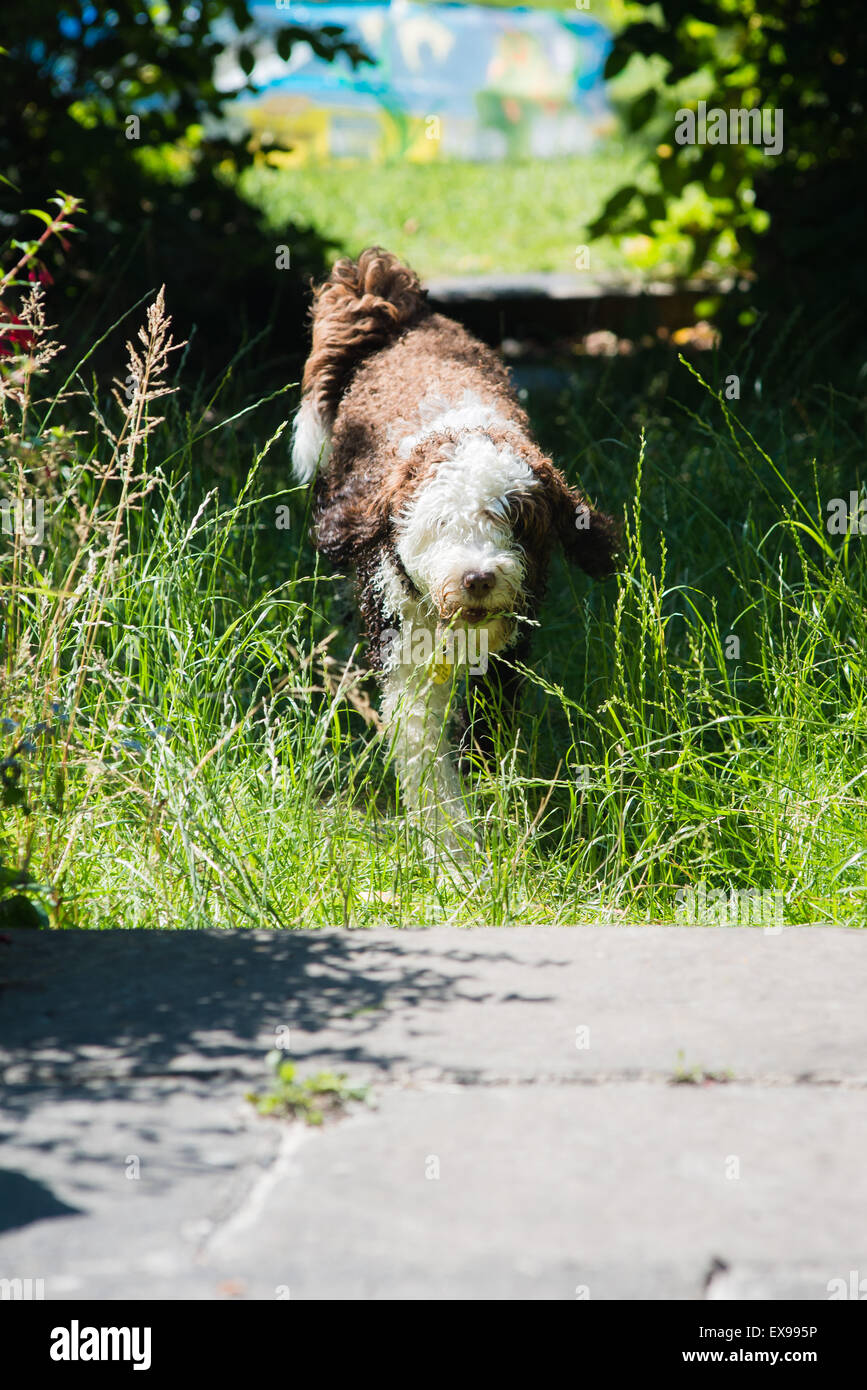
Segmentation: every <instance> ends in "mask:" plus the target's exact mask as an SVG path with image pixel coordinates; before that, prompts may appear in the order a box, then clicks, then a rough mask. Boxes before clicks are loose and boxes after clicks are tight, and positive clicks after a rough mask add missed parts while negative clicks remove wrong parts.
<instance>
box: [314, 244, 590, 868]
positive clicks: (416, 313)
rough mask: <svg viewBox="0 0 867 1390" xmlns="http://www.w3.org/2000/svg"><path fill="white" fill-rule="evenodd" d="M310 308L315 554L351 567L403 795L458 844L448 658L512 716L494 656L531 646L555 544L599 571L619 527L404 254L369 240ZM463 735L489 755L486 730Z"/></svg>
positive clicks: (459, 812)
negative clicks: (575, 479) (434, 300)
mask: <svg viewBox="0 0 867 1390" xmlns="http://www.w3.org/2000/svg"><path fill="white" fill-rule="evenodd" d="M312 315H313V346H312V350H311V353H310V357H309V358H308V361H307V365H306V367H305V371H304V380H303V388H302V389H303V394H302V400H301V407H300V410H299V412H298V415H297V416H296V419H295V423H294V431H293V446H292V462H293V469H294V473H295V477H296V479H297V480H298V482H299V483H306V484H314V504H313V505H314V531H313V535H314V540H315V544H316V546H317V549H318V550H320V551H321V552H322V553H323V554H324V555H326V556H327V557H328V559H329V560H331V561H332V562H333V563H334V564H335V565H337V566H349V567H351V568H352V569H353V570H354V572H355V576H356V583H357V590H358V598H359V605H360V608H361V612H362V616H363V618H364V622H365V626H366V629H367V637H368V641H369V660H370V664H371V667H372V669H374V670H375V671H377V673H378V674H379V678H380V680H381V683H382V686H383V692H384V694H383V706H382V713H383V720H384V723H385V725H386V728H387V729H388V731H389V734H390V737H391V742H392V748H393V751H394V757H395V763H396V769H397V773H398V776H399V779H400V784H401V792H402V795H403V798H404V802H405V804H406V805H407V807H408V809H409V811H410V813H411V814H412V815H413V816H414V817H415V818H416V820H418V821H420V822H421V823H422V824H423V825H424V826H425V827H426V828H427V829H428V830H430V831H431V832H432V833H433V834H434V836H435V837H436V842H438V843H439V844H440V845H443V846H444V847H447V848H448V849H449V850H450V851H454V850H455V849H457V848H458V847H459V846H460V845H461V843H462V842H471V841H472V830H471V827H470V826H469V824H468V821H467V817H466V814H465V811H464V807H463V801H462V797H461V785H460V780H459V777H458V771H457V766H456V762H455V758H454V753H453V750H452V748H451V746H450V741H449V738H448V731H449V727H450V725H451V723H452V716H453V714H459V713H460V712H459V711H458V710H456V709H455V708H454V684H455V683H454V681H453V680H450V679H444V673H448V670H449V665H448V663H449V662H457V663H459V664H460V663H463V665H464V666H467V667H469V675H470V676H471V678H472V681H473V682H478V681H480V680H481V681H484V682H485V683H486V685H487V686H488V688H489V692H490V693H492V694H495V695H496V697H497V698H498V699H499V702H500V705H501V707H502V706H503V705H505V709H504V711H503V712H504V715H506V716H507V715H508V712H509V707H510V706H514V702H515V700H516V698H517V680H516V679H515V676H514V672H513V671H512V670H511V669H502V670H500V671H499V672H498V671H497V670H496V665H497V664H496V663H493V664H492V665H488V662H487V657H488V656H489V655H491V656H495V655H496V654H497V653H498V652H505V651H506V650H507V649H512V650H513V653H514V655H515V656H518V657H521V658H524V657H525V656H526V650H527V645H528V637H529V634H528V631H527V626H526V624H527V620H530V621H532V620H533V619H534V618H535V613H536V610H537V607H538V604H539V602H540V600H541V598H542V595H543V592H544V588H545V581H546V573H547V568H548V560H549V557H550V555H551V552H552V551H553V549H554V547H555V545H556V543H557V542H559V543H560V544H561V545H562V547H563V549H564V551H565V553H566V555H567V556H568V557H569V559H571V560H574V561H575V562H576V563H577V564H578V565H580V566H581V568H582V569H584V570H586V571H587V573H588V574H590V575H594V576H599V577H601V576H604V575H606V574H608V573H610V572H611V570H612V568H613V563H614V557H615V551H616V539H615V527H614V524H613V522H612V520H611V518H610V517H608V516H605V515H604V514H602V513H600V512H597V511H594V510H593V509H592V508H591V507H589V506H588V504H587V502H586V501H585V499H584V498H583V497H582V496H581V494H580V493H579V492H577V491H576V490H575V489H573V488H570V487H569V486H568V484H567V483H566V480H565V479H564V477H563V476H562V474H561V473H559V472H558V471H557V469H556V468H555V467H554V465H553V464H552V463H551V461H550V459H547V458H545V456H544V455H543V454H542V452H541V451H540V449H539V447H538V445H537V444H536V443H535V442H534V440H533V438H532V436H531V434H530V428H529V422H528V420H527V416H526V414H525V413H524V411H523V410H522V408H521V406H520V405H519V403H518V401H517V398H516V396H515V392H514V390H513V389H512V386H511V384H510V382H509V378H508V376H507V374H506V371H505V369H504V368H503V366H502V364H501V363H500V361H499V360H498V358H497V357H496V356H495V354H494V353H493V352H492V351H491V350H490V349H489V348H487V347H485V346H484V345H483V344H482V343H480V342H478V341H477V340H476V339H475V338H473V337H472V336H471V335H470V334H469V333H467V332H466V331H465V330H464V329H463V328H461V327H460V325H459V324H457V323H454V322H453V321H452V320H451V319H447V318H443V317H442V316H441V315H439V314H434V313H432V312H431V310H430V308H429V306H428V304H427V302H426V295H425V292H424V291H423V290H422V288H421V286H420V284H419V281H418V278H417V276H416V275H415V274H414V272H413V271H411V270H410V269H409V268H408V267H407V266H405V265H402V264H401V263H400V261H398V260H397V258H396V257H395V256H393V255H390V254H389V253H388V252H386V251H383V250H381V249H380V248H378V247H372V248H370V249H369V250H367V251H363V252H362V254H361V255H360V256H359V258H358V260H357V261H350V260H342V261H338V262H337V264H336V265H335V267H334V269H333V271H332V272H331V275H330V276H329V277H328V279H327V280H326V281H325V283H324V284H322V285H320V286H319V288H318V289H317V290H316V291H315V295H314V302H313V309H312ZM522 620H523V628H522ZM504 667H505V663H504ZM474 703H475V702H474ZM488 703H489V707H491V705H492V704H493V703H494V701H493V700H492V701H489V702H488ZM467 733H468V734H469V736H470V738H471V739H474V740H475V741H476V743H477V744H478V745H479V746H480V747H481V749H482V751H486V750H488V749H489V748H490V746H491V740H490V730H488V731H486V730H485V729H484V728H483V727H481V726H478V725H477V726H475V727H473V726H470V727H469V729H468V730H466V729H465V737H466V735H467Z"/></svg>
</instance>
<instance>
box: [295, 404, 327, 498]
mask: <svg viewBox="0 0 867 1390" xmlns="http://www.w3.org/2000/svg"><path fill="white" fill-rule="evenodd" d="M330 455H331V432H330V430H329V429H328V426H327V425H326V424H325V422H324V421H323V419H322V417H321V416H320V414H319V411H318V410H317V409H316V406H315V405H314V404H313V401H311V400H309V399H308V400H304V401H302V402H301V408H300V410H299V411H298V414H297V415H296V416H295V419H294V421H293V423H292V472H293V473H294V474H295V479H296V481H297V482H299V483H310V482H312V481H313V479H314V478H315V477H316V474H317V473H318V472H319V469H320V468H324V467H325V465H326V464H327V463H328V459H329V457H330Z"/></svg>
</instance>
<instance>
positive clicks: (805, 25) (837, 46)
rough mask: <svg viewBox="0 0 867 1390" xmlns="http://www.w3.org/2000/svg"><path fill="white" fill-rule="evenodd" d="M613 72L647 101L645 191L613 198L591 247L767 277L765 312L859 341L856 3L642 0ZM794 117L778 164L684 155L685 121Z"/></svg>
mask: <svg viewBox="0 0 867 1390" xmlns="http://www.w3.org/2000/svg"><path fill="white" fill-rule="evenodd" d="M636 4H637V5H640V6H641V8H642V9H643V10H644V11H646V15H645V16H644V17H641V18H639V19H637V20H635V21H634V22H633V23H631V24H628V25H627V26H626V27H625V28H624V29H623V30H622V31H621V32H620V33H619V34H618V35H617V37H616V40H615V44H614V47H613V50H612V52H611V54H610V56H609V59H608V64H607V68H606V75H607V76H608V77H612V78H613V77H616V76H617V75H618V74H621V73H623V72H624V70H626V69H627V65H629V64H630V63H634V64H636V65H637V68H638V70H639V71H641V72H642V73H643V74H644V82H645V85H644V88H643V90H642V91H641V92H640V93H639V94H638V95H634V96H633V97H632V99H631V100H630V103H629V107H628V110H627V111H626V113H625V116H626V120H627V123H628V125H629V127H630V128H631V130H633V131H634V132H637V133H640V134H641V135H643V136H644V137H645V138H646V140H647V149H648V153H649V154H650V153H651V152H652V154H653V158H652V160H651V162H650V164H649V165H648V169H647V178H646V180H644V181H641V182H640V186H639V184H638V183H632V182H630V183H629V184H627V185H625V186H624V187H621V188H620V189H619V190H618V191H617V192H615V193H614V194H612V196H611V197H610V198H609V200H608V202H607V204H606V206H605V207H604V209H603V211H602V213H601V214H600V216H599V218H598V219H597V222H596V223H595V225H594V227H593V228H592V229H591V230H592V232H593V234H594V235H603V234H609V235H610V234H620V235H646V236H652V237H654V238H660V237H663V238H665V237H669V238H672V237H673V238H675V239H676V240H678V241H679V242H684V241H685V243H686V246H687V249H688V265H687V268H688V269H689V270H691V271H699V270H702V269H710V270H712V271H713V270H718V269H719V268H720V267H723V266H728V267H733V268H735V269H737V270H741V271H756V272H757V273H758V277H759V289H758V294H757V299H756V302H757V303H758V304H760V305H761V306H764V307H768V306H770V307H780V308H781V309H785V308H787V307H788V308H791V307H795V306H802V307H803V312H804V316H805V318H806V317H807V316H808V315H810V314H811V313H815V312H819V313H822V312H823V311H825V312H827V311H829V310H830V311H833V312H835V313H839V312H841V311H843V312H844V313H845V314H847V315H848V316H850V317H851V321H852V323H853V326H855V327H857V328H858V329H859V330H860V323H858V322H857V316H858V314H859V312H860V313H863V308H864V306H865V304H867V271H865V265H864V258H863V254H862V250H863V245H864V241H865V233H867V206H865V201H864V199H863V198H861V197H860V196H858V190H859V189H860V186H861V184H862V183H863V176H864V169H865V167H867V121H865V118H864V100H865V91H867V27H865V24H864V14H863V7H862V5H861V4H860V3H858V0H841V3H840V4H835V5H826V4H823V3H822V2H821V0H721V2H720V3H717V4H707V3H703V0H653V2H652V3H651V0H636ZM699 100H706V101H707V104H708V107H721V108H723V109H725V110H730V109H732V108H747V109H751V108H759V109H768V108H769V109H771V110H777V109H779V110H781V111H782V112H783V129H784V145H783V149H782V152H781V153H780V154H779V155H777V156H771V155H766V154H765V153H764V152H763V151H762V149H761V148H757V147H755V146H754V145H752V144H733V145H731V144H715V145H714V144H703V145H699V144H678V143H677V141H676V139H675V138H674V133H675V114H676V112H677V110H679V109H682V108H692V109H693V110H694V109H695V108H696V106H697V103H698V101H699Z"/></svg>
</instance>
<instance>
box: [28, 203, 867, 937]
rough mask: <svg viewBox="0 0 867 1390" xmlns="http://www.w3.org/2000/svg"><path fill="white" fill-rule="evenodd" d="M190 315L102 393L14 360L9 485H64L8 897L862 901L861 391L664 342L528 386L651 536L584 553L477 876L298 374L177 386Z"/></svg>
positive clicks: (241, 918)
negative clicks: (370, 621)
mask: <svg viewBox="0 0 867 1390" xmlns="http://www.w3.org/2000/svg"><path fill="white" fill-rule="evenodd" d="M508 201H509V200H508V199H506V200H504V202H505V203H508ZM140 312H141V311H139V313H140ZM163 332H164V329H161V328H160V327H159V326H158V323H157V321H156V319H153V318H152V321H151V325H150V332H149V346H148V347H147V348H145V347H144V346H142V347H141V348H140V351H141V354H142V362H143V366H142V368H141V369H139V370H138V371H131V372H130V377H132V378H135V377H136V376H138V378H139V382H140V384H139V385H138V386H136V385H135V384H134V382H133V384H132V385H130V384H129V377H127V376H126V373H123V374H122V375H121V379H122V380H123V379H124V378H126V380H127V383H128V385H127V390H126V392H121V393H120V394H119V398H118V399H115V400H112V399H111V398H110V397H109V395H108V393H107V392H106V393H104V394H102V395H100V396H99V397H94V398H93V400H92V402H91V404H92V406H93V408H94V411H95V415H94V416H93V417H91V418H88V417H87V416H83V415H82V413H81V411H82V402H81V399H80V398H78V399H77V400H72V401H64V400H58V399H57V393H56V392H55V391H52V392H51V393H50V396H51V399H49V400H47V401H45V402H42V403H40V402H39V400H38V399H37V392H36V389H35V388H36V385H37V382H38V379H37V378H34V377H32V376H31V377H30V378H28V380H27V383H26V385H24V386H22V385H21V384H20V383H19V387H18V388H17V390H16V391H14V392H11V391H10V387H9V378H8V377H7V379H6V386H5V401H4V409H5V422H6V423H5V426H4V431H5V436H6V437H5V438H4V440H3V446H4V447H3V457H4V458H6V459H7V460H12V462H6V463H4V464H3V465H2V466H0V468H2V481H3V485H4V486H3V492H4V494H6V495H8V494H9V493H10V492H15V491H18V492H19V493H21V492H25V491H27V489H28V488H30V489H35V490H37V491H38V493H39V494H40V495H41V496H43V497H45V498H47V504H46V511H45V517H44V538H43V540H42V541H41V542H39V541H38V540H37V542H36V543H35V544H26V543H24V540H23V538H22V536H21V535H20V534H16V535H15V536H14V537H11V536H9V535H4V536H3V549H2V551H0V583H2V594H3V626H4V667H3V710H2V714H3V725H2V729H0V737H2V740H3V743H2V745H0V757H2V758H3V763H2V769H0V771H2V785H0V796H2V800H3V803H4V809H3V820H2V828H0V861H2V867H0V893H2V894H3V897H2V908H0V918H2V921H3V922H4V923H5V924H6V925H8V924H10V923H11V922H15V921H23V920H25V919H27V918H28V917H29V918H30V919H31V920H33V921H34V923H35V922H36V921H38V920H41V921H43V922H44V923H50V924H51V925H53V926H55V927H91V928H104V927H162V928H180V927H206V926H217V927H228V926H233V927H238V926H242V927H243V926H263V925H264V926H274V927H278V926H283V927H290V926H294V925H305V926H315V925H324V924H332V925H354V926H365V925H369V924H373V923H389V924H393V925H395V926H401V925H404V926H408V925H417V924H419V923H423V922H434V921H438V922H452V923H455V924H461V925H469V924H474V923H499V924H503V925H508V924H509V923H517V922H522V923H538V924H566V923H576V922H594V921H599V920H603V921H638V922H647V921H672V920H674V919H675V916H676V914H677V911H678V901H679V899H678V893H679V891H680V890H683V889H685V888H690V887H692V888H695V889H696V890H699V889H700V887H701V885H704V886H705V887H706V889H707V891H708V892H710V891H712V890H714V889H716V890H720V891H725V892H730V891H736V892H738V893H743V892H754V893H757V892H759V891H761V892H764V893H777V894H779V895H780V900H781V902H782V904H783V909H784V918H785V920H786V921H787V922H791V923H803V922H809V921H813V920H816V919H817V918H819V919H822V920H827V921H832V922H837V923H847V924H852V925H864V923H865V915H867V888H865V875H864V857H865V853H867V850H865V846H867V799H865V794H864V785H863V779H864V776H865V769H867V758H865V732H867V720H865V714H867V711H865V676H867V656H865V653H867V631H865V626H867V621H865V615H867V602H865V600H867V578H865V566H864V563H863V549H862V548H863V545H864V544H865V540H864V538H863V537H862V536H861V535H860V534H851V535H845V536H841V535H835V534H829V532H828V529H827V524H826V523H827V516H828V503H829V501H830V499H832V498H834V497H840V498H845V499H848V498H849V494H850V491H851V489H853V488H856V489H857V486H858V481H857V480H858V476H859V469H860V468H861V465H862V461H863V439H862V429H861V425H860V417H859V413H858V409H857V406H856V405H855V404H854V403H853V402H851V401H849V400H848V399H846V398H845V397H842V396H840V395H839V394H838V393H836V392H835V391H834V390H833V389H832V388H830V387H827V386H822V385H819V384H816V385H814V386H811V387H809V388H807V387H805V388H803V389H798V388H796V387H795V386H794V385H793V384H791V383H790V382H785V381H784V382H783V384H782V385H781V386H780V388H779V389H777V390H774V389H772V383H771V364H769V363H763V364H762V365H761V368H760V367H759V365H757V363H756V362H755V361H753V360H752V359H751V358H750V357H749V355H748V353H747V352H746V350H745V354H744V355H743V356H742V358H741V359H740V360H738V361H735V362H732V361H728V362H726V364H725V365H723V364H722V363H721V362H717V361H716V360H714V358H713V356H712V355H711V354H700V355H698V356H697V357H696V358H695V359H694V363H682V362H679V361H678V360H677V358H676V356H675V354H674V353H673V352H669V351H668V350H664V349H658V350H654V352H653V353H652V354H651V356H649V357H647V358H645V357H644V356H642V355H636V357H634V358H631V359H619V358H616V359H610V360H609V359H590V358H583V359H577V358H576V359H575V361H574V363H573V370H572V371H571V373H570V377H569V380H568V381H567V382H566V384H565V386H564V389H563V390H562V391H559V392H557V393H554V394H551V395H548V396H541V395H540V396H536V397H534V398H532V399H531V400H529V401H528V405H529V407H530V409H531V411H532V412H533V415H534V420H535V423H536V425H537V428H538V431H539V434H540V437H541V439H542V442H543V444H544V445H545V446H546V447H547V448H549V449H550V450H551V451H552V452H553V454H554V456H555V457H556V459H557V461H558V462H559V463H560V464H561V465H562V466H563V467H564V468H565V470H566V472H567V473H568V475H569V477H570V479H571V480H573V481H575V482H580V483H581V484H582V485H583V486H584V488H585V489H586V490H587V491H588V492H589V494H590V495H591V497H593V498H594V499H595V500H597V501H599V502H601V503H604V505H606V506H607V507H608V508H609V509H610V510H614V511H615V512H616V513H618V514H620V515H622V516H623V518H624V523H625V528H626V530H625V534H626V553H625V560H624V565H623V570H622V573H621V574H620V576H619V578H617V579H615V580H613V581H609V582H608V583H607V584H605V585H597V586H593V585H591V584H590V583H589V581H587V580H585V579H584V577H583V576H580V575H577V574H575V573H572V572H569V571H567V570H566V568H565V567H563V566H562V565H561V563H560V562H559V561H558V562H557V565H556V567H555V571H554V574H553V578H552V584H551V592H550V599H549V601H548V603H547V605H546V607H545V608H544V612H543V627H542V630H541V632H540V633H539V636H538V641H537V652H536V658H535V661H534V664H533V669H532V671H531V672H530V673H529V676H528V691H527V699H526V702H525V708H524V715H523V718H522V721H521V725H520V729H519V732H518V734H517V738H516V741H515V744H514V745H510V744H504V746H503V747H502V748H501V749H500V750H499V755H498V758H497V759H496V761H495V762H494V763H492V764H490V765H488V766H487V767H484V768H481V767H480V768H478V769H477V770H476V773H475V775H474V776H473V777H472V778H470V779H469V780H468V781H467V782H466V795H467V799H468V803H469V806H470V809H471V813H472V816H473V818H474V820H475V821H476V823H477V824H478V825H479V827H481V828H482V829H483V833H484V840H485V850H484V852H483V853H482V852H480V853H479V854H478V855H477V856H476V857H475V860H474V861H473V862H471V863H470V864H468V865H466V866H464V868H463V869H460V868H459V869H458V870H456V871H455V872H454V873H453V874H452V875H451V876H449V875H446V874H443V873H434V872H432V870H431V864H430V859H429V855H428V852H427V851H428V846H427V845H426V844H425V842H424V841H423V839H422V837H421V836H420V835H419V833H418V832H417V831H416V830H414V829H412V828H411V827H409V826H407V824H406V823H405V822H404V821H403V820H402V818H401V816H400V815H399V813H398V810H397V805H396V788H395V779H394V775H393V772H392V769H391V768H390V766H389V764H388V759H387V757H386V753H385V750H384V749H383V747H382V742H381V740H380V738H379V736H378V734H377V731H376V716H375V711H374V707H373V706H372V704H371V701H372V700H373V701H374V703H375V690H374V687H373V685H372V683H371V682H370V681H369V680H368V679H366V678H365V676H364V674H363V670H361V669H360V668H359V666H358V661H359V659H360V657H361V655H362V653H361V652H360V650H359V647H358V646H357V644H356V640H355V638H354V637H353V636H352V634H351V632H349V631H348V629H347V624H346V619H345V614H346V610H347V605H346V601H345V597H344V596H343V593H342V587H341V586H340V585H339V584H337V583H336V582H335V580H334V578H333V577H332V576H331V575H329V574H326V573H323V571H322V570H321V568H320V566H319V564H318V562H317V560H316V558H315V556H314V554H313V552H312V551H311V549H310V547H309V544H308V542H307V540H306V530H307V520H306V515H307V506H308V500H309V499H308V497H307V495H306V493H305V492H304V490H300V489H292V488H287V486H286V479H287V472H288V470H287V435H286V431H285V419H286V417H287V416H288V415H289V414H290V413H291V410H292V408H293V405H294V401H295V399H296V392H295V391H294V389H289V390H287V391H286V392H285V394H283V395H282V396H280V397H279V398H278V399H277V400H276V401H273V400H272V401H270V402H265V403H263V404H260V405H258V406H256V405H255V403H252V402H251V403H250V407H249V408H247V409H246V410H245V412H244V413H243V414H242V413H240V412H239V411H238V410H229V409H228V407H227V406H225V405H224V404H223V395H222V394H221V393H219V392H218V393H217V396H216V398H215V397H214V395H213V393H212V394H211V396H210V397H209V398H208V399H205V398H203V397H200V396H198V395H197V394H196V393H195V392H192V393H191V392H190V391H189V389H187V388H185V389H184V390H183V391H182V392H181V393H179V394H177V395H164V396H159V395H158V394H156V393H157V392H158V391H159V390H161V389H162V384H170V383H171V381H172V377H173V373H174V370H175V366H174V363H175V361H176V359H175V357H174V356H173V355H168V356H166V355H165V343H164V342H163V345H162V347H161V346H160V335H161V334H162V333H163ZM118 336H119V337H122V336H127V334H126V333H124V332H123V330H119V334H118ZM780 350H781V353H782V354H783V358H782V359H781V360H784V358H785V352H786V348H785V344H783V343H781V349H780ZM58 364H60V365H61V366H62V368H63V371H62V375H63V376H66V375H67V374H68V373H69V372H70V369H71V368H72V366H73V365H74V363H73V362H66V360H65V359H64V358H63V357H61V358H59V359H58V363H56V364H55V366H57V365H58ZM802 365H803V367H804V373H803V375H804V380H807V381H808V380H810V379H812V380H814V381H816V382H820V381H821V379H822V373H821V369H820V367H819V365H817V362H813V363H809V364H802ZM732 371H736V372H739V373H740V374H741V381H742V383H743V390H742V399H740V400H737V401H734V400H733V401H728V400H726V399H725V397H724V396H721V395H720V387H721V383H722V381H723V379H724V377H725V376H726V375H728V374H729V373H731V372H732ZM696 372H700V373H701V375H702V376H703V377H704V378H705V379H706V382H707V385H706V386H705V385H702V383H701V382H700V381H698V380H697V378H696V375H695V373H696ZM84 381H86V377H85V376H84V375H82V376H81V377H80V382H82V383H83V382H84ZM160 416H163V417H165V418H164V419H163V420H162V421H160V419H159V417H160ZM83 421H84V422H86V423H83ZM275 422H276V423H275ZM73 425H76V426H77V428H78V429H79V430H82V431H83V432H81V433H78V434H73V433H72V426H73ZM239 480H242V481H239ZM283 509H286V510H283ZM280 523H283V524H282V525H281V524H280ZM732 638H734V639H736V640H735V641H732V640H731V639H732ZM28 904H29V906H28Z"/></svg>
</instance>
